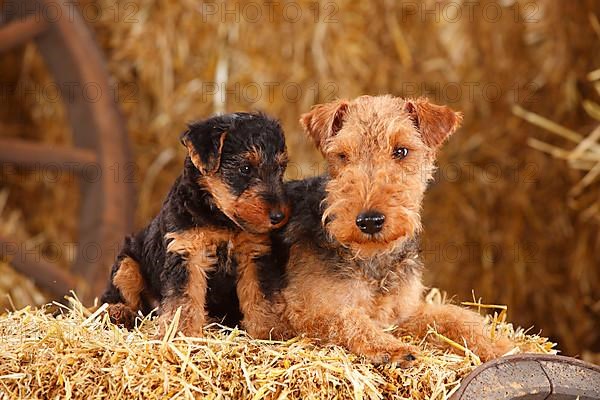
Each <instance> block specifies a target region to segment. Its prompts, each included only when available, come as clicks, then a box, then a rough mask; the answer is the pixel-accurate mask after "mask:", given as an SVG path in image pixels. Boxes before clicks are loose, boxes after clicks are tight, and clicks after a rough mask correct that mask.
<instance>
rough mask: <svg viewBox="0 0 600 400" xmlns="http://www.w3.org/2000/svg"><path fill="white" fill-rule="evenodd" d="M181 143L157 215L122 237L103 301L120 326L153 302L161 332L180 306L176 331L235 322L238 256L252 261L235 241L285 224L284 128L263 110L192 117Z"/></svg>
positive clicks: (195, 330)
mask: <svg viewBox="0 0 600 400" xmlns="http://www.w3.org/2000/svg"><path fill="white" fill-rule="evenodd" d="M181 142H182V144H183V145H184V146H185V147H186V148H187V150H188V157H187V158H186V160H185V163H184V170H183V173H182V175H181V176H180V177H179V178H177V180H176V182H175V184H174V185H173V187H172V188H171V191H170V192H169V194H168V196H167V198H166V200H165V202H164V204H163V206H162V208H161V210H160V212H159V214H158V215H157V216H156V218H154V220H152V222H151V223H150V224H149V225H148V226H147V227H146V228H144V229H143V230H142V231H140V232H138V233H137V234H135V235H133V236H131V237H129V238H127V239H126V241H125V246H124V248H123V250H122V251H121V253H120V255H119V256H118V257H117V261H116V262H115V264H114V266H113V269H112V273H111V278H110V282H109V285H108V288H107V290H106V291H105V293H104V294H103V296H102V298H101V300H102V301H103V302H106V303H109V304H110V305H111V306H110V307H109V313H110V314H111V317H112V318H113V320H115V321H116V322H120V323H123V324H124V325H131V321H129V320H128V318H129V319H130V318H132V315H135V313H136V312H137V311H141V312H142V313H148V312H150V311H151V310H152V308H154V306H155V305H156V304H159V309H158V313H159V315H160V321H161V325H162V327H163V328H164V327H165V326H166V325H167V324H169V323H170V321H171V320H172V318H173V316H174V314H175V312H176V311H177V309H179V308H181V321H182V324H181V326H180V328H181V329H182V330H183V332H184V333H186V334H189V335H201V334H202V327H203V326H204V325H205V324H206V322H207V321H208V320H209V318H210V319H214V320H217V321H220V322H224V323H226V324H228V325H236V324H237V323H238V322H239V320H240V319H241V314H240V311H239V308H240V304H239V301H238V298H237V292H236V285H235V283H236V279H237V276H236V274H237V264H238V261H237V260H238V258H242V259H244V262H245V263H250V262H252V259H249V258H248V256H247V255H246V254H243V253H240V251H238V249H236V246H235V241H234V238H235V237H236V235H238V234H239V233H241V232H246V233H247V234H248V235H249V236H250V237H252V236H256V237H257V238H263V239H262V240H268V238H269V232H270V231H272V230H274V229H278V228H280V227H281V226H283V225H284V224H285V223H286V222H287V218H288V216H289V215H288V214H289V213H288V206H287V201H286V199H285V193H284V191H283V184H282V175H283V171H284V170H285V165H286V162H287V156H286V149H285V141H284V136H283V132H282V131H281V127H280V126H279V124H278V122H277V121H275V120H272V119H270V118H268V117H266V116H265V115H262V114H251V113H235V114H227V115H220V116H216V117H212V118H209V119H207V120H205V121H201V122H197V123H193V124H191V125H190V126H189V129H188V130H187V131H186V132H185V133H184V134H183V136H182V138H181ZM256 240H259V239H256ZM240 248H241V249H243V251H249V249H248V248H247V247H246V246H241V247H240ZM250 250H251V249H250ZM242 308H244V307H242Z"/></svg>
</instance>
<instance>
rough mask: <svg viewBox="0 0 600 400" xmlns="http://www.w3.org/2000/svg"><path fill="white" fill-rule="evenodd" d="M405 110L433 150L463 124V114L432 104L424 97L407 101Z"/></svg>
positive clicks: (424, 140)
mask: <svg viewBox="0 0 600 400" xmlns="http://www.w3.org/2000/svg"><path fill="white" fill-rule="evenodd" d="M403 108H404V111H406V112H407V113H408V114H409V116H410V118H411V119H412V121H413V123H414V125H415V127H416V128H417V130H418V131H419V132H420V133H421V138H422V139H423V142H424V143H425V144H426V145H427V146H429V147H430V148H432V149H436V148H438V147H439V146H440V145H441V144H442V143H444V141H445V140H446V139H447V138H448V137H449V136H450V135H451V134H453V133H454V131H456V129H458V127H459V126H460V123H461V122H462V114H461V113H459V112H455V111H454V110H452V109H451V108H450V107H447V106H438V105H436V104H433V103H430V102H429V100H428V99H426V98H423V97H422V98H419V99H417V100H406V101H405V102H404V107H403Z"/></svg>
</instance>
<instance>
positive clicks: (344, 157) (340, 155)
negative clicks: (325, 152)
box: [337, 153, 348, 163]
mask: <svg viewBox="0 0 600 400" xmlns="http://www.w3.org/2000/svg"><path fill="white" fill-rule="evenodd" d="M337 158H338V160H340V161H341V162H343V163H345V162H346V161H348V155H347V154H346V153H338V154H337Z"/></svg>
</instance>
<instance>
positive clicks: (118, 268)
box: [100, 253, 145, 329]
mask: <svg viewBox="0 0 600 400" xmlns="http://www.w3.org/2000/svg"><path fill="white" fill-rule="evenodd" d="M144 287H145V284H144V279H143V277H142V273H141V269H140V265H139V264H138V263H137V262H136V261H135V260H134V259H133V258H131V257H130V256H128V255H126V254H124V253H121V254H120V255H119V257H118V258H117V261H115V264H114V265H113V268H112V272H111V277H110V282H109V285H108V288H107V289H106V291H105V292H104V293H103V294H102V297H101V298H100V301H101V302H102V303H108V309H107V312H108V315H109V317H110V319H111V321H112V322H113V323H114V324H118V325H123V326H124V327H125V328H127V329H131V328H133V326H134V322H135V316H136V313H137V311H138V310H140V309H141V293H142V291H143V290H144Z"/></svg>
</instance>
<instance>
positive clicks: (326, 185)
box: [240, 96, 511, 364]
mask: <svg viewBox="0 0 600 400" xmlns="http://www.w3.org/2000/svg"><path fill="white" fill-rule="evenodd" d="M461 119H462V117H461V115H460V114H459V113H456V112H454V111H452V110H451V109H450V108H448V107H445V106H438V105H434V104H432V103H430V102H429V101H427V100H426V99H419V100H404V99H401V98H396V97H392V96H376V97H371V96H362V97H359V98H357V99H355V100H353V101H345V100H340V101H335V102H332V103H329V104H323V105H318V106H316V107H314V108H313V109H312V111H311V112H309V113H307V114H305V115H303V116H302V119H301V123H302V125H303V126H304V128H305V130H306V132H307V133H308V135H309V136H310V137H311V138H312V139H313V140H314V142H315V143H316V145H317V147H318V148H319V150H320V151H321V152H322V154H323V155H324V156H325V158H326V160H327V162H328V175H326V176H321V177H317V178H312V179H306V180H301V181H294V182H289V183H287V184H286V193H287V196H288V198H289V200H290V203H291V205H292V215H291V217H290V221H289V223H288V224H287V226H286V227H285V228H284V229H283V230H282V231H281V233H278V234H275V235H274V246H275V250H274V251H272V252H271V253H270V254H269V255H268V257H266V258H263V259H261V260H260V262H259V263H258V264H257V265H260V264H261V263H270V265H271V266H270V268H269V266H268V265H266V266H265V265H263V266H262V267H261V268H260V269H259V270H257V276H258V279H259V281H260V282H262V283H263V285H262V287H263V293H264V294H265V297H266V298H267V299H268V300H269V301H270V302H271V304H272V306H271V310H272V315H266V317H265V318H264V319H263V320H260V319H256V318H255V317H256V316H259V315H260V314H257V313H255V314H253V315H245V316H244V322H243V325H244V326H245V327H246V329H247V330H248V331H249V333H250V334H251V335H253V336H257V337H268V336H269V335H272V336H273V337H289V336H293V335H298V334H306V335H308V336H311V337H315V338H320V339H322V340H324V341H326V342H329V343H334V344H338V345H342V346H345V347H346V348H348V349H349V350H351V351H353V352H355V353H357V354H361V355H364V356H366V357H367V358H368V359H369V360H370V361H372V362H374V363H384V362H390V361H391V362H400V363H403V364H407V363H410V362H411V361H413V360H414V359H415V356H416V355H417V354H416V349H414V348H413V347H411V346H409V345H407V344H405V343H404V342H403V341H402V340H400V339H399V337H398V336H399V335H400V334H403V333H410V334H412V335H415V336H417V337H424V336H425V335H426V333H427V329H428V325H431V326H433V325H435V326H436V328H437V330H438V332H440V333H441V334H443V335H445V336H447V337H449V338H450V339H452V340H455V341H457V342H459V343H465V342H466V345H467V346H468V347H469V348H470V349H471V350H472V351H473V352H475V353H476V354H478V355H479V356H480V357H481V359H482V360H489V359H490V358H493V357H496V356H499V355H502V354H503V353H504V352H506V351H508V350H509V349H510V348H511V343H510V342H509V341H508V339H506V338H497V339H496V340H492V339H491V338H490V335H488V334H487V332H485V329H484V324H483V318H482V317H481V316H480V315H479V314H477V313H474V312H472V311H469V310H467V309H464V308H461V307H458V306H454V305H430V304H426V303H425V302H424V301H423V292H424V286H423V284H422V269H423V265H422V263H421V261H420V260H419V245H418V234H419V232H420V231H421V217H420V211H421V203H422V200H423V195H424V193H425V189H426V188H427V185H428V183H429V182H430V180H431V179H432V173H433V171H434V168H435V165H434V162H435V158H436V153H437V151H438V149H439V147H440V145H441V144H442V143H443V142H444V141H445V140H446V139H447V138H448V136H450V135H451V134H452V133H453V132H454V131H455V130H456V129H457V127H458V126H459V124H460V122H461ZM249 268H256V265H255V266H250V267H249ZM277 279H278V280H279V283H278V284H273V283H272V282H271V283H270V284H269V285H267V284H265V282H270V281H273V280H277ZM240 300H241V301H244V299H243V297H240ZM263 316H265V315H264V314H263ZM391 326H398V329H396V331H395V333H392V332H389V331H385V329H386V328H388V327H391Z"/></svg>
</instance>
